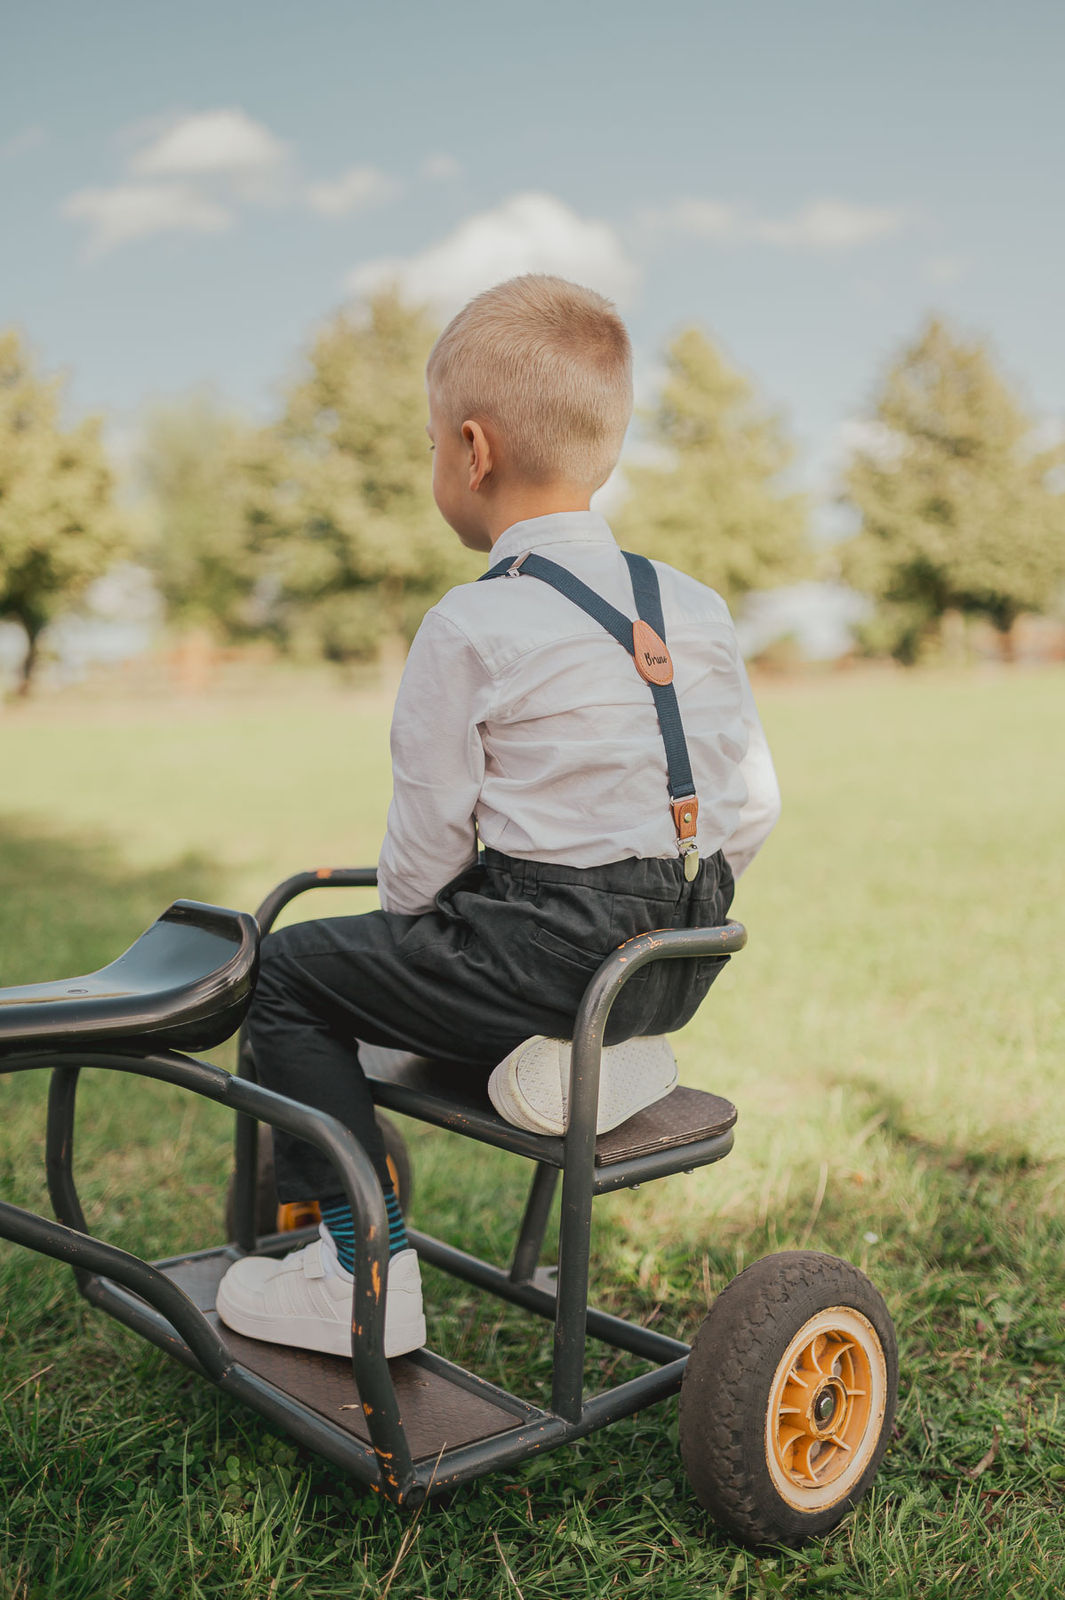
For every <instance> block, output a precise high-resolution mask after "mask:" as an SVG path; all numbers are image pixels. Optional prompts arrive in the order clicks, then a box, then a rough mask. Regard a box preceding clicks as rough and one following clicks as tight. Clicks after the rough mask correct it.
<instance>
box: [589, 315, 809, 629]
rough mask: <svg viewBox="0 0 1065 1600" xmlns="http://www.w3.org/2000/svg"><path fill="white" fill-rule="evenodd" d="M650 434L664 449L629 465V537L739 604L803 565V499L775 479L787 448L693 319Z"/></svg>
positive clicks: (623, 521)
mask: <svg viewBox="0 0 1065 1600" xmlns="http://www.w3.org/2000/svg"><path fill="white" fill-rule="evenodd" d="M666 369H667V377H666V382H665V385H664V387H663V389H662V393H661V396H660V398H659V401H658V404H657V406H656V407H655V408H654V410H653V411H652V412H651V413H650V416H649V418H648V428H647V436H648V440H649V442H650V443H651V444H652V445H653V446H655V447H656V448H657V451H658V452H660V453H661V454H662V455H663V457H664V459H663V460H662V461H661V463H656V464H653V465H638V466H631V467H630V466H626V468H625V476H626V478H627V480H628V482H629V485H630V490H631V493H630V496H629V498H628V500H627V501H626V502H625V504H624V505H623V506H622V508H621V511H620V514H619V515H618V516H617V517H616V518H615V519H614V520H615V523H616V526H617V531H618V535H619V537H620V539H621V542H622V543H623V544H631V545H632V546H633V548H635V549H637V550H640V551H642V552H643V553H644V554H646V555H649V556H656V557H658V558H659V559H661V560H663V561H669V562H671V563H673V564H675V565H676V566H678V567H681V568H683V569H684V571H686V572H690V573H691V574H692V576H693V577H696V578H698V579H700V580H701V581H702V582H703V583H706V584H709V585H710V586H711V587H712V588H714V589H716V590H717V591H718V592H719V593H720V594H721V595H723V596H724V598H725V599H726V600H727V601H728V602H729V604H730V605H731V604H733V603H734V602H735V601H736V600H738V599H740V598H741V597H742V596H743V595H744V594H746V593H747V592H748V591H749V590H751V589H768V588H773V587H775V586H776V585H777V584H781V583H787V582H789V581H791V580H792V579H795V578H799V577H802V576H804V575H805V574H806V572H807V570H808V566H809V555H808V549H807V543H806V508H805V505H804V502H803V500H802V497H801V496H799V495H796V494H787V493H784V492H782V491H781V490H780V488H779V487H778V479H779V476H780V474H781V473H782V472H783V470H784V468H785V467H786V466H787V464H788V461H789V460H790V456H791V451H790V449H789V447H788V445H787V443H786V441H785V439H784V437H783V433H782V430H781V427H780V424H779V423H778V422H777V420H776V419H775V418H773V417H771V416H767V415H766V414H765V413H763V412H762V411H761V410H760V409H759V408H758V407H757V405H756V404H755V400H754V392H753V389H752V387H751V385H750V384H749V383H748V382H747V380H746V379H745V378H743V377H742V376H741V375H740V374H739V373H738V372H734V371H733V370H732V369H731V368H730V367H729V366H728V365H727V364H726V362H725V361H724V360H723V358H722V357H721V355H720V354H719V353H718V352H717V351H716V350H715V349H714V347H713V345H712V344H711V343H710V341H709V340H708V339H707V338H706V336H705V334H703V333H701V332H700V331H699V330H698V329H697V328H689V329H688V330H687V331H686V332H684V333H682V334H681V335H680V336H679V338H677V339H676V340H675V341H674V342H673V344H672V345H671V346H670V347H669V350H668V352H667V355H666Z"/></svg>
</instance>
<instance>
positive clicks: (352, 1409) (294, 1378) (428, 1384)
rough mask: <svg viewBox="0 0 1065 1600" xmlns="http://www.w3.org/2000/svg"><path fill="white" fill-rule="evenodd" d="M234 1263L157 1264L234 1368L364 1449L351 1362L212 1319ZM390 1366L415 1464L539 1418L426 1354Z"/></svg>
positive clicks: (190, 1260)
mask: <svg viewBox="0 0 1065 1600" xmlns="http://www.w3.org/2000/svg"><path fill="white" fill-rule="evenodd" d="M233 1259H234V1258H233V1256H232V1254H231V1253H230V1252H229V1251H227V1250H218V1251H212V1252H211V1253H210V1254H207V1255H199V1256H191V1257H186V1258H184V1259H182V1260H178V1261H172V1262H168V1263H165V1264H164V1263H161V1264H160V1265H161V1267H162V1270H163V1271H164V1272H165V1273H166V1276H167V1277H168V1278H170V1279H171V1280H172V1281H173V1282H174V1283H176V1284H178V1286H179V1287H180V1288H182V1289H184V1291H185V1293H186V1294H187V1295H188V1296H189V1298H190V1299H191V1300H192V1301H193V1302H194V1303H195V1304H196V1305H197V1306H198V1307H199V1308H200V1310H201V1311H205V1312H207V1313H208V1314H209V1320H210V1321H211V1322H212V1323H213V1324H214V1325H215V1327H216V1328H218V1330H219V1332H220V1333H221V1335H222V1337H223V1338H224V1340H225V1342H226V1345H227V1347H228V1348H229V1349H230V1350H231V1351H232V1353H233V1356H234V1358H235V1359H236V1360H237V1361H238V1362H239V1363H240V1365H241V1366H243V1367H246V1368H247V1369H248V1371H250V1372H254V1373H256V1374H257V1375H258V1376H259V1377H260V1378H264V1379H265V1380H266V1382H267V1383H270V1384H273V1385H274V1387H275V1388H276V1389H279V1390H280V1391H281V1392H282V1393H283V1394H285V1395H288V1396H289V1397H290V1398H291V1399H292V1400H296V1401H299V1402H300V1403H301V1404H302V1405H304V1406H307V1407H308V1408H309V1409H310V1410H311V1411H314V1412H316V1413H317V1414H318V1415H319V1416H320V1417H323V1418H325V1420H326V1421H327V1422H331V1423H332V1424H333V1425H334V1426H335V1427H337V1428H339V1429H342V1430H343V1431H344V1432H345V1433H348V1434H351V1435H352V1436H353V1437H354V1438H356V1439H359V1440H361V1441H363V1442H364V1443H367V1444H368V1443H369V1439H370V1434H369V1430H368V1428H367V1426H366V1419H365V1417H364V1415H363V1411H362V1406H361V1405H360V1404H359V1397H358V1392H357V1391H356V1389H355V1385H354V1381H353V1379H352V1373H351V1362H350V1361H347V1360H345V1359H343V1358H342V1357H341V1356H326V1355H316V1354H315V1353H314V1352H313V1351H310V1350H296V1349H293V1348H291V1347H290V1346H288V1345H280V1344H267V1343H265V1342H264V1341H263V1340H261V1339H246V1338H244V1337H243V1335H241V1334H239V1333H233V1332H232V1331H231V1329H229V1328H226V1327H225V1326H224V1325H223V1324H221V1323H220V1322H219V1320H218V1316H217V1314H216V1312H215V1310H214V1303H215V1292H216V1290H217V1288H218V1284H219V1282H220V1281H221V1278H222V1276H223V1274H224V1273H225V1271H226V1270H227V1268H228V1267H229V1266H230V1265H231V1264H232V1261H233ZM389 1368H390V1371H391V1373H392V1381H393V1383H394V1384H395V1388H396V1397H397V1399H398V1401H399V1406H400V1411H401V1414H402V1417H403V1425H404V1428H405V1429H406V1433H407V1439H408V1442H409V1444H410V1450H411V1455H412V1457H413V1459H414V1461H415V1462H416V1463H417V1462H419V1461H435V1460H436V1458H437V1457H438V1456H439V1455H440V1453H441V1451H442V1450H444V1449H447V1450H454V1449H456V1448H458V1447H459V1446H461V1445H465V1444H472V1443H473V1442H474V1441H475V1440H480V1439H487V1438H491V1437H493V1436H495V1435H497V1434H501V1433H507V1432H509V1431H510V1430H511V1429H513V1428H519V1427H521V1426H522V1425H523V1424H524V1423H526V1422H528V1421H529V1420H531V1419H533V1418H535V1417H537V1416H539V1415H540V1414H541V1413H539V1412H538V1411H537V1410H536V1408H535V1407H533V1406H527V1405H524V1404H523V1403H522V1402H521V1401H520V1400H516V1399H515V1398H514V1397H513V1396H512V1395H508V1394H504V1393H503V1391H502V1390H499V1389H496V1388H494V1386H493V1385H491V1384H487V1383H484V1382H483V1381H482V1380H481V1379H479V1378H475V1377H474V1376H473V1375H472V1373H468V1372H465V1371H463V1369H462V1368H461V1367H457V1366H454V1365H453V1364H452V1363H451V1362H449V1361H445V1360H443V1358H442V1357H440V1356H437V1355H434V1354H433V1353H432V1352H431V1351H428V1350H417V1351H415V1352H414V1354H413V1355H410V1356H404V1357H403V1358H402V1359H400V1360H398V1361H392V1362H390V1363H389Z"/></svg>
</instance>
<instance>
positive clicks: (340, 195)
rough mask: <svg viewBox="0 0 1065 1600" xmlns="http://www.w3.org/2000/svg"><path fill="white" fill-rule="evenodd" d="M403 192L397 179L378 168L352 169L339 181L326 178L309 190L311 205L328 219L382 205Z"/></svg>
mask: <svg viewBox="0 0 1065 1600" xmlns="http://www.w3.org/2000/svg"><path fill="white" fill-rule="evenodd" d="M399 192H400V185H399V184H398V183H397V182H396V180H395V178H390V177H389V176H388V174H387V173H386V172H381V171H379V170H378V168H377V167H368V166H361V167H349V168H348V170H347V172H342V173H341V175H340V177H339V178H323V179H321V180H320V181H319V182H318V183H312V184H311V185H310V187H309V188H308V190H307V204H308V205H309V206H310V208H311V210H312V211H318V212H320V213H321V214H322V216H324V217H342V216H345V215H346V214H347V213H348V212H351V211H365V210H367V209H368V207H370V206H376V205H381V204H383V203H384V201H386V200H391V199H392V198H393V196H395V195H397V194H398V193H399Z"/></svg>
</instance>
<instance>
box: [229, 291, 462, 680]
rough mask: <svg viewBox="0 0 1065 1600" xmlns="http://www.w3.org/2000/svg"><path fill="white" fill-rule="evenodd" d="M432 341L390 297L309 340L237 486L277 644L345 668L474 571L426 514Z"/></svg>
mask: <svg viewBox="0 0 1065 1600" xmlns="http://www.w3.org/2000/svg"><path fill="white" fill-rule="evenodd" d="M433 337H434V331H433V329H432V327H431V325H430V323H429V321H428V319H427V318H426V316H425V313H424V312H422V311H420V310H417V309H412V308H410V307H408V306H405V305H403V303H402V302H401V301H400V300H399V298H398V297H397V296H396V294H395V293H392V292H386V293H382V294H379V295H377V296H375V297H374V298H372V299H371V300H370V301H369V302H368V303H367V305H366V306H365V307H363V308H361V309H360V310H358V311H355V312H345V313H341V314H340V315H338V316H336V317H335V318H334V319H333V320H332V321H331V322H329V323H328V324H327V325H326V326H325V327H324V328H323V329H322V330H321V331H320V333H319V334H318V336H317V337H316V339H315V340H314V342H313V344H312V346H311V349H310V352H309V359H308V364H307V370H306V372H305V374H304V376H303V377H302V378H301V379H300V380H299V381H298V382H296V383H295V384H294V385H293V386H292V387H291V388H290V389H289V392H288V396H287V401H286V405H285V411H284V415H283V417H282V418H281V420H280V422H279V423H278V424H277V425H276V427H274V428H273V429H271V430H269V433H268V435H267V436H266V438H265V440H264V442H263V444H262V447H261V448H260V450H259V452H258V459H257V462H256V464H255V465H254V466H253V467H252V469H251V470H249V471H248V472H247V473H246V475H245V486H246V492H247V495H248V499H247V507H246V515H247V518H248V526H249V529H250V532H251V537H252V539H253V542H254V544H255V545H256V546H257V547H258V548H259V549H260V550H261V552H262V555H263V558H264V562H265V570H266V571H267V572H268V573H269V576H270V580H271V581H272V583H273V584H274V586H275V591H276V617H277V620H278V625H279V627H280V629H281V631H282V635H283V638H284V640H285V642H286V643H287V644H288V645H289V647H290V648H292V649H293V650H295V651H297V652H299V653H302V654H316V655H322V656H324V657H325V658H326V659H328V660H333V661H339V662H344V661H351V660H358V659H365V658H368V657H372V656H374V655H376V653H377V651H378V648H379V646H380V644H381V642H382V640H383V639H385V638H387V637H388V636H389V635H396V634H399V635H403V636H404V637H407V638H410V637H411V636H413V633H414V631H415V630H416V628H417V625H418V623H419V621H420V620H421V617H422V615H423V614H424V612H425V610H426V608H427V607H428V606H429V605H431V604H432V603H433V602H434V601H435V600H437V599H438V598H439V596H440V595H441V594H442V593H443V591H444V590H445V589H447V588H449V587H450V586H451V585H452V584H455V583H461V582H463V581H465V580H468V579H471V578H473V577H476V575H477V573H478V571H479V570H480V564H479V563H478V562H477V561H476V560H475V558H472V557H471V556H470V555H469V553H468V552H467V551H465V550H464V549H463V548H462V546H461V545H460V544H459V542H458V540H457V538H456V537H455V535H454V534H453V533H452V532H451V530H450V529H449V528H447V527H446V526H445V524H444V523H443V521H442V520H441V518H440V515H439V513H438V512H437V510H436V507H435V505H434V503H433V498H432V489H431V473H430V465H429V459H428V451H429V445H428V440H427V439H426V435H425V422H426V417H427V407H426V396H425V361H426V357H427V355H428V353H429V349H430V347H431V345H432V341H433Z"/></svg>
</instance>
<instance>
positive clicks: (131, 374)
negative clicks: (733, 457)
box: [0, 0, 1065, 483]
mask: <svg viewBox="0 0 1065 1600" xmlns="http://www.w3.org/2000/svg"><path fill="white" fill-rule="evenodd" d="M4 10H5V21H4V34H5V40H6V47H5V50H4V54H3V59H2V61H0V194H2V201H3V209H2V212H0V215H2V218H3V237H2V239H0V325H2V324H6V323H12V322H13V323H15V324H17V325H18V326H20V327H21V328H22V329H23V330H24V332H25V334H26V335H27V336H28V338H29V339H30V341H31V342H32V344H33V346H34V348H35V349H36V351H37V352H38V354H39V357H40V358H41V360H42V362H43V363H44V364H45V365H46V366H47V367H48V368H49V369H56V368H63V369H65V370H67V371H68V372H69V373H70V375H71V390H70V395H71V403H72V406H73V407H74V408H75V409H76V410H86V409H101V410H104V411H105V412H106V413H107V414H108V415H109V417H110V418H111V419H112V428H113V437H114V438H115V439H116V440H126V441H128V440H129V439H130V438H131V437H133V436H134V435H135V431H136V426H137V419H138V416H139V414H140V413H141V411H142V409H143V407H144V405H145V403H146V402H148V401H149V400H151V399H152V398H157V397H161V396H169V395H173V394H175V393H178V392H181V391H182V390H185V389H187V388H189V387H191V386H193V385H197V384H210V385H213V386H214V387H215V388H216V389H217V390H218V391H219V393H220V394H221V395H222V396H223V397H225V398H227V399H228V400H230V401H232V402H233V403H235V404H237V405H239V406H240V407H242V408H244V409H246V410H248V411H251V412H254V413H256V414H259V415H264V414H268V413H269V411H270V409H271V407H272V406H273V405H274V404H275V401H276V394H277V389H278V385H279V384H280V382H281V381H282V379H283V378H284V377H285V375H286V374H288V373H291V372H292V370H293V369H294V367H295V366H296V364H297V362H298V359H299V354H300V351H301V349H302V348H303V347H304V346H305V344H306V341H307V338H308V336H309V333H310V331H311V330H312V328H313V326H314V325H315V323H316V322H317V321H318V320H320V319H321V318H322V317H323V316H325V315H327V314H328V313H329V312H330V311H332V310H333V309H335V308H336V307H337V306H338V305H340V304H341V303H342V302H343V301H344V299H345V297H346V296H348V295H350V294H351V293H352V292H354V291H357V290H358V289H359V288H360V287H363V286H366V285H369V284H372V283H373V282H376V281H379V280H380V279H381V278H382V276H385V275H387V274H388V273H390V272H391V273H393V274H396V275H398V277H399V279H400V281H401V283H403V284H405V285H406V286H407V287H408V290H409V291H410V292H411V293H418V294H426V295H432V296H434V297H435V299H436V300H437V302H438V304H439V308H440V311H441V314H444V313H445V312H446V311H447V310H449V309H453V308H454V306H455V305H456V304H457V303H458V302H459V301H461V300H462V299H463V298H465V297H466V295H467V294H468V293H471V292H474V291H475V290H476V289H477V288H479V287H482V286H483V283H484V282H485V281H491V279H492V278H494V277H501V276H506V275H508V274H509V272H511V271H514V270H522V269H525V268H528V267H532V268H541V269H544V268H546V269H550V270H558V271H563V272H565V273H567V274H568V275H569V276H572V277H577V278H583V279H584V281H589V282H593V283H595V284H597V286H599V287H602V288H604V289H605V290H606V291H607V292H611V293H614V294H616V295H617V296H618V297H619V299H620V300H621V303H622V306H623V309H624V311H625V313H626V315H627V317H628V320H629V322H630V326H631V327H632V330H633V335H634V339H635V343H636V348H637V355H638V363H639V372H640V375H641V378H642V387H643V389H644V391H645V392H646V391H647V390H648V388H649V387H651V386H653V381H654V376H655V371H656V367H657V364H658V361H659V359H660V352H661V349H662V347H663V344H664V342H665V340H666V339H667V338H668V337H669V335H670V333H671V332H673V331H675V330H676V329H678V328H679V327H681V326H683V325H685V324H686V323H689V322H692V321H697V322H700V323H702V324H703V325H704V326H705V327H706V328H707V330H708V331H709V332H710V333H711V334H712V335H713V336H714V337H715V338H717V339H718V340H719V342H720V343H721V344H722V346H723V348H724V349H725V351H726V352H727V354H728V355H729V356H730V358H731V359H732V360H733V361H734V362H735V363H736V364H738V365H739V366H740V367H742V368H743V369H744V370H745V371H746V372H748V373H749V374H750V375H751V376H752V377H753V378H754V379H755V380H756V382H757V384H758V386H759V389H760V391H761V393H762V394H763V396H764V397H765V399H766V401H767V402H768V403H769V404H770V405H771V406H773V407H774V408H776V409H778V410H780V411H781V412H782V413H783V415H784V416H785V418H786V420H787V422H788V425H789V426H790V428H791V430H792V432H793V434H794V435H795V437H796V439H797V441H798V443H799V446H800V470H801V473H802V475H803V476H804V477H806V478H807V480H808V481H810V482H811V483H822V482H825V481H827V475H828V474H829V472H830V469H831V466H832V464H833V462H836V461H838V459H839V455H840V451H841V449H844V448H845V446H846V441H847V439H848V438H849V437H851V435H852V430H853V426H854V419H855V418H857V417H859V416H860V415H861V412H862V410H863V407H865V406H866V405H867V403H868V400H869V397H870V395H871V393H872V390H873V387H874V385H875V381H876V377H877V374H878V372H880V371H881V370H882V369H883V367H884V365H885V363H886V361H887V360H888V359H889V358H890V356H891V354H892V352H893V351H894V350H895V349H897V347H898V346H899V344H900V343H901V342H902V341H904V340H906V339H908V338H909V337H911V336H912V335H913V334H914V333H915V332H916V330H917V328H918V326H919V324H920V321H921V319H922V318H923V316H924V315H925V314H926V313H927V312H928V311H930V310H933V309H934V310H938V311H940V312H942V313H943V314H945V315H946V316H948V317H949V318H951V319H952V320H953V321H954V322H955V323H956V324H957V325H958V326H959V327H960V328H962V329H963V330H965V331H967V332H976V333H980V334H985V335H987V336H988V337H989V338H990V339H991V341H992V344H993V347H994V349H995V350H996V352H997V355H998V358H999V360H1000V363H1001V365H1002V367H1003V368H1004V370H1005V371H1006V373H1007V375H1008V376H1009V377H1010V378H1011V379H1012V380H1013V381H1014V383H1015V384H1016V386H1017V387H1018V389H1019V390H1020V392H1021V395H1022V397H1023V398H1024V399H1025V401H1026V402H1027V403H1028V405H1029V406H1030V407H1031V409H1032V410H1033V412H1035V413H1036V414H1037V415H1040V416H1054V417H1058V418H1061V417H1065V319H1063V318H1062V314H1061V300H1062V293H1061V284H1062V279H1063V264H1065V248H1063V247H1065V210H1063V206H1062V166H1063V163H1062V155H1063V153H1065V136H1063V135H1065V128H1063V123H1065V116H1063V112H1062V104H1063V96H1062V91H1061V81H1060V80H1061V69H1062V61H1063V49H1062V47H1063V45H1065V8H1062V7H1061V6H1060V4H1058V3H1057V0H1014V3H1012V4H1011V5H1009V6H1007V5H1004V4H1000V3H994V4H989V3H987V0H964V3H963V0H922V3H915V0H894V3H887V0H883V3H880V4H874V3H872V0H846V3H843V0H805V3H802V4H799V3H796V0H790V3H783V0H748V3H745V4H742V3H740V0H734V3H732V4H719V3H714V0H707V3H703V4H696V3H688V0H682V3H669V0H665V3H663V4H660V5H658V6H653V5H650V4H648V3H647V0H642V3H639V4H635V3H632V0H610V3H606V0H584V3H581V0H571V3H570V4H561V3H558V0H539V3H538V4H536V5H535V6H517V5H511V4H507V3H506V0H496V3H495V4H491V5H489V4H474V3H465V0H454V3H451V4H448V5H446V6H445V5H439V4H431V3H428V0H392V3H391V4H389V5H376V6H372V7H371V6H369V5H366V4H360V3H357V0H348V3H346V4H339V3H336V0H307V3H306V4H304V5H303V6H298V7H297V6H292V5H290V4H286V5H282V4H278V3H276V0H254V3H251V0H211V3H203V0H182V3H181V4H180V5H178V4H162V3H160V0H139V3H137V4H127V3H116V0H95V3H94V4H93V5H91V6H87V5H84V4H73V3H69V0H55V3H50V4H46V5H37V6H28V5H24V4H23V5H16V4H15V3H14V0H7V5H6V6H5V8H4Z"/></svg>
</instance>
